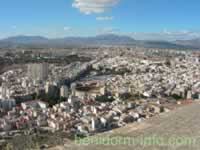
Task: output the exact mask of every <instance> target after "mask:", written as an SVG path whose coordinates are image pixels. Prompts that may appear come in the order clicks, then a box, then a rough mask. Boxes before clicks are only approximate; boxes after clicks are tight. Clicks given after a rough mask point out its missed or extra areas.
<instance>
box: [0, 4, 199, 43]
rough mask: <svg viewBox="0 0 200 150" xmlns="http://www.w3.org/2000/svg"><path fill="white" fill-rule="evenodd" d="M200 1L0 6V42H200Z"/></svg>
mask: <svg viewBox="0 0 200 150" xmlns="http://www.w3.org/2000/svg"><path fill="white" fill-rule="evenodd" d="M199 9H200V1H199V0H0V38H5V37H9V36H17V35H40V36H45V37H49V38H58V37H68V36H95V35H99V34H110V33H113V34H120V35H129V36H131V37H133V38H135V39H153V40H154V39H161V40H162V39H163V40H180V39H193V38H199V37H200V17H199V16H200V11H199Z"/></svg>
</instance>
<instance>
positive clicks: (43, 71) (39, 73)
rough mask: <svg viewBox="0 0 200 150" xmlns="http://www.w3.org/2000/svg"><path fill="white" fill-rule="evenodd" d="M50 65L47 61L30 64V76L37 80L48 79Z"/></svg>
mask: <svg viewBox="0 0 200 150" xmlns="http://www.w3.org/2000/svg"><path fill="white" fill-rule="evenodd" d="M48 70H49V66H48V64H47V63H40V64H29V65H28V70H27V71H28V76H29V77H30V78H31V79H33V80H36V81H38V80H39V81H43V80H46V79H47V77H48Z"/></svg>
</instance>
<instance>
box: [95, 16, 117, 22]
mask: <svg viewBox="0 0 200 150" xmlns="http://www.w3.org/2000/svg"><path fill="white" fill-rule="evenodd" d="M113 19H114V17H110V16H104V17H96V20H97V21H112V20H113Z"/></svg>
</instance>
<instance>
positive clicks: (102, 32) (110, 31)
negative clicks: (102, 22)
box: [97, 27, 120, 35]
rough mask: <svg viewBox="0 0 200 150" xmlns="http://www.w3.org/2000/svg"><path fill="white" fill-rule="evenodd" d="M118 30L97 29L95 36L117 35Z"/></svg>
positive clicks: (109, 28)
mask: <svg viewBox="0 0 200 150" xmlns="http://www.w3.org/2000/svg"><path fill="white" fill-rule="evenodd" d="M119 32H120V30H119V29H118V28H113V27H101V28H97V35H99V34H118V33H119Z"/></svg>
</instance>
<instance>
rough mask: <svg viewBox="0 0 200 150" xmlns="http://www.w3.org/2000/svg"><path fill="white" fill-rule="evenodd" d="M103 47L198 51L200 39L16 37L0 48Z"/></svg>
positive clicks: (100, 36)
mask: <svg viewBox="0 0 200 150" xmlns="http://www.w3.org/2000/svg"><path fill="white" fill-rule="evenodd" d="M101 45H109V46H113V45H129V46H142V47H147V48H171V49H198V48H200V39H195V40H188V41H174V42H168V41H150V40H149V41H148V40H135V39H133V38H131V37H129V36H119V35H114V34H106V35H98V36H96V37H66V38H57V39H48V38H45V37H41V36H15V37H9V38H6V39H3V40H0V48H16V47H22V48H50V47H52V48H65V47H73V46H78V47H79V46H101Z"/></svg>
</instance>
